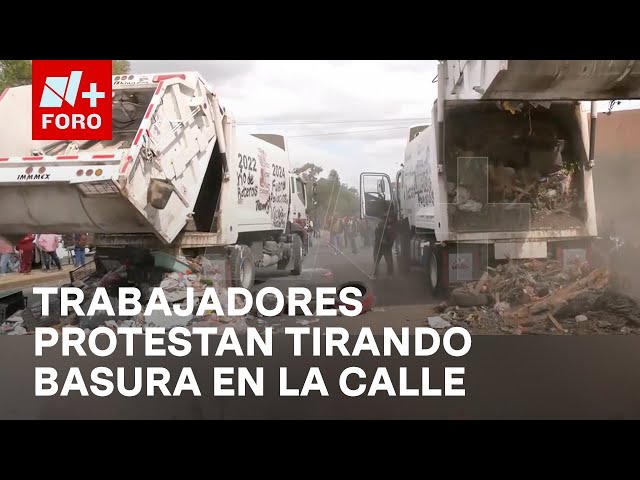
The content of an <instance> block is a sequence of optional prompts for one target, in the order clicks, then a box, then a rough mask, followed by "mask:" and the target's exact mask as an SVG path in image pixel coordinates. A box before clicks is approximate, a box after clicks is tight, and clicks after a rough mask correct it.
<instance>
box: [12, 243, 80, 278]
mask: <svg viewBox="0 0 640 480" xmlns="http://www.w3.org/2000/svg"><path fill="white" fill-rule="evenodd" d="M61 241H62V236H61V235H58V234H55V233H40V234H33V233H28V234H26V235H25V236H24V237H22V238H21V239H20V240H19V241H18V242H17V243H16V244H15V245H13V244H11V243H10V242H9V241H8V240H6V239H4V238H3V237H0V255H1V256H0V274H3V275H4V274H6V273H9V272H10V271H17V272H18V273H21V274H25V275H30V274H31V269H32V265H33V259H34V255H36V254H39V256H40V263H41V265H42V269H43V270H45V271H49V270H52V267H53V266H54V265H55V267H56V268H57V269H58V270H62V265H61V263H60V257H59V256H58V252H57V251H58V247H59V246H60V242H61ZM87 243H88V235H87V234H86V233H79V234H75V235H73V245H74V255H75V256H74V264H75V266H76V267H80V266H82V265H84V264H85V262H86V259H85V249H86V246H87ZM16 252H17V253H18V255H19V259H20V260H19V262H16V263H17V264H15V263H14V262H13V261H12V259H13V257H14V254H15V253H16ZM52 264H53V265H52Z"/></svg>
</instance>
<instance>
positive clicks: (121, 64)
mask: <svg viewBox="0 0 640 480" xmlns="http://www.w3.org/2000/svg"><path fill="white" fill-rule="evenodd" d="M130 69H131V64H130V63H129V60H113V61H112V62H111V71H112V72H113V74H114V75H122V74H123V73H129V70H130Z"/></svg>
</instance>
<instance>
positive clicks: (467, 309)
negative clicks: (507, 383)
mask: <svg viewBox="0 0 640 480" xmlns="http://www.w3.org/2000/svg"><path fill="white" fill-rule="evenodd" d="M612 277H613V276H612V275H611V274H610V272H609V271H608V270H607V269H606V268H594V267H590V266H589V265H588V264H587V262H584V261H580V260H577V259H576V260H575V261H570V262H566V263H565V264H562V263H561V262H560V261H557V260H539V259H535V260H512V261H509V262H507V263H504V264H500V265H498V266H497V267H495V268H490V269H489V271H488V273H487V275H483V277H482V278H481V280H480V281H478V282H470V283H467V284H465V285H462V286H461V287H458V288H456V289H455V290H454V291H453V292H452V293H451V295H450V297H449V300H448V302H447V304H446V305H442V304H441V305H439V306H438V308H437V311H439V312H442V313H443V314H447V315H448V316H449V317H450V319H451V322H452V324H455V325H460V326H464V327H481V328H482V330H483V331H484V332H488V333H491V332H494V333H500V332H507V333H512V334H518V333H517V330H516V329H517V328H518V327H521V328H523V330H522V331H521V333H532V334H544V333H545V331H546V330H547V328H548V327H549V326H551V327H553V328H555V329H556V330H558V331H560V332H565V333H568V332H569V329H568V328H567V327H569V326H570V327H572V328H574V327H576V326H577V325H580V328H579V329H578V330H577V331H576V333H583V334H584V333H597V332H598V330H599V329H602V330H603V332H602V333H607V332H610V329H612V328H615V329H617V330H618V331H620V329H621V328H622V327H623V326H625V325H627V326H629V327H630V328H629V329H628V330H625V332H628V333H636V331H635V329H633V328H632V327H640V305H639V304H638V302H637V301H636V299H634V298H632V297H631V296H629V295H626V294H623V293H620V292H618V291H616V290H615V289H614V288H613V284H614V282H612ZM587 320H594V321H593V322H589V323H585V322H587ZM563 322H570V323H568V324H567V327H565V326H564V325H563Z"/></svg>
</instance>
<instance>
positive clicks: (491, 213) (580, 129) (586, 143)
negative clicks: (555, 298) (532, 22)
mask: <svg viewBox="0 0 640 480" xmlns="http://www.w3.org/2000/svg"><path fill="white" fill-rule="evenodd" d="M437 82H438V96H437V100H436V101H435V102H434V105H433V110H432V117H431V118H432V120H433V121H432V124H431V125H422V126H416V127H414V128H412V129H411V130H410V132H409V141H408V144H407V146H406V149H405V156H404V162H403V166H402V168H401V170H400V171H398V172H397V174H396V176H395V179H394V182H393V183H392V181H391V179H390V178H389V176H388V175H386V174H384V173H369V172H366V173H362V174H361V177H360V195H361V213H362V215H363V216H367V217H373V218H378V219H381V220H382V221H388V220H389V218H390V217H392V218H391V220H392V221H391V222H389V223H390V224H392V225H393V228H394V231H395V233H396V237H395V238H396V252H397V261H398V263H399V266H400V267H401V269H403V270H405V271H406V270H407V269H409V268H410V267H411V266H420V267H422V268H424V269H425V271H426V273H427V275H426V277H427V283H428V285H429V287H430V288H431V289H432V290H433V291H438V290H441V289H443V288H446V287H447V286H449V285H454V284H456V283H460V282H465V281H472V280H477V279H479V278H480V277H481V276H482V274H483V273H484V272H485V271H486V269H487V267H488V266H490V265H491V264H492V263H495V262H496V261H501V260H506V259H534V258H549V257H553V258H556V259H557V260H559V261H561V262H567V261H573V260H575V259H576V258H578V259H581V260H588V257H589V255H590V242H591V240H592V239H593V238H594V237H595V236H596V235H597V228H596V209H595V205H596V202H595V198H594V191H593V178H592V176H593V172H594V166H595V161H594V151H595V150H594V149H595V141H594V140H595V131H596V125H597V124H596V119H597V108H596V101H597V100H608V99H634V98H639V97H640V62H636V61H635V60H553V61H527V60H442V61H439V63H438V74H437ZM589 102H590V103H589ZM585 107H586V108H585ZM392 185H395V189H394V190H393V191H392V188H391V187H392ZM393 220H395V221H393Z"/></svg>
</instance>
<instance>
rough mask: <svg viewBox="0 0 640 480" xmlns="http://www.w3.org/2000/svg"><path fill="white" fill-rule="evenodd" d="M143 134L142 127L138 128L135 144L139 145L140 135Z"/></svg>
mask: <svg viewBox="0 0 640 480" xmlns="http://www.w3.org/2000/svg"><path fill="white" fill-rule="evenodd" d="M141 136H142V129H140V130H138V133H137V134H136V139H135V140H134V141H133V144H134V145H137V144H138V142H139V141H140V137H141Z"/></svg>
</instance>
